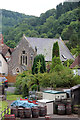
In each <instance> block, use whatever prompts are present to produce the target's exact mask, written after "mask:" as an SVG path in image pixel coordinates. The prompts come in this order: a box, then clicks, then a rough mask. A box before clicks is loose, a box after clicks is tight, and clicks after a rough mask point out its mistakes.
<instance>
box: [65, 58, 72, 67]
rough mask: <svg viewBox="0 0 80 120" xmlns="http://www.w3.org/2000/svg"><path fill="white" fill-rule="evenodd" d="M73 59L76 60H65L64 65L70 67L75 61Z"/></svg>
mask: <svg viewBox="0 0 80 120" xmlns="http://www.w3.org/2000/svg"><path fill="white" fill-rule="evenodd" d="M73 61H74V60H73V59H68V60H66V61H64V63H63V65H64V66H65V67H70V65H71V64H72V63H73Z"/></svg>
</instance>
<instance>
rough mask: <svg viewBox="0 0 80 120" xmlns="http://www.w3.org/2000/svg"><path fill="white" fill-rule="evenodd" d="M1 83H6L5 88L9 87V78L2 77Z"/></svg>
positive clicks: (0, 78)
mask: <svg viewBox="0 0 80 120" xmlns="http://www.w3.org/2000/svg"><path fill="white" fill-rule="evenodd" d="M0 85H4V87H5V88H8V80H7V79H6V78H5V77H0Z"/></svg>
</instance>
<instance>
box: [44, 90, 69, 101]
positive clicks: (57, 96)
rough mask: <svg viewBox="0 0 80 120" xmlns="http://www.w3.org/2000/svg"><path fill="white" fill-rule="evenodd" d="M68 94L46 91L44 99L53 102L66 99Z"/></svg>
mask: <svg viewBox="0 0 80 120" xmlns="http://www.w3.org/2000/svg"><path fill="white" fill-rule="evenodd" d="M66 98H67V94H66V92H64V91H55V90H46V91H43V99H48V100H53V101H55V100H56V99H59V100H60V99H66Z"/></svg>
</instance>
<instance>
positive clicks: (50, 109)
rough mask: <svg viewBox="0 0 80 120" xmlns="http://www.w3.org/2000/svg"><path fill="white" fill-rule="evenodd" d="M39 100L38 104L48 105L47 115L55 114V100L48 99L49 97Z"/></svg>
mask: <svg viewBox="0 0 80 120" xmlns="http://www.w3.org/2000/svg"><path fill="white" fill-rule="evenodd" d="M37 101H38V105H40V106H46V107H47V115H48V114H53V112H54V110H53V108H54V107H53V102H54V101H53V100H47V99H41V100H37Z"/></svg>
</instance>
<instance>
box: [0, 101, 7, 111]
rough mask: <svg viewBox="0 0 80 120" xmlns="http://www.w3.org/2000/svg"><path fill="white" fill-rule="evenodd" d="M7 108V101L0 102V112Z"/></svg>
mask: <svg viewBox="0 0 80 120" xmlns="http://www.w3.org/2000/svg"><path fill="white" fill-rule="evenodd" d="M7 106H8V103H7V101H0V112H1V111H3V110H4V109H5V108H6V107H7Z"/></svg>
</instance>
